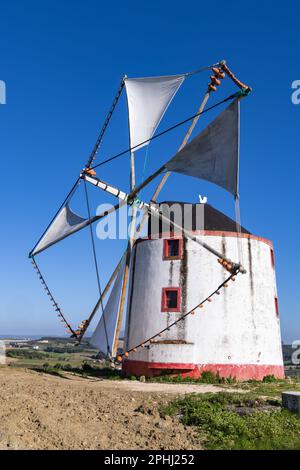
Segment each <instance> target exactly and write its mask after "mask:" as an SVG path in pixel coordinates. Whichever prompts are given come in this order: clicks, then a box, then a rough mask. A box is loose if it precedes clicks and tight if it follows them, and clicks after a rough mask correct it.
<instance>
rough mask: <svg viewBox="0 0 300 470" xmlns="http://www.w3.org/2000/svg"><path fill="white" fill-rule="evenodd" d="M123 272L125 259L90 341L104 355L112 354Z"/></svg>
mask: <svg viewBox="0 0 300 470" xmlns="http://www.w3.org/2000/svg"><path fill="white" fill-rule="evenodd" d="M124 270H125V257H124V259H123V261H122V265H121V268H120V270H119V273H118V275H117V278H116V280H115V283H114V286H113V288H112V291H111V293H110V296H109V299H108V301H107V303H106V306H105V308H104V313H103V314H102V316H101V318H100V321H99V323H98V325H97V326H96V329H95V331H94V333H93V335H92V337H91V339H90V343H91V345H92V346H94V347H95V348H97V349H99V351H101V352H102V353H104V354H107V353H108V352H109V353H112V351H113V347H114V342H115V336H116V329H117V322H118V316H119V309H120V303H121V292H122V285H123V280H124Z"/></svg>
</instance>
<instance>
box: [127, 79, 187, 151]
mask: <svg viewBox="0 0 300 470" xmlns="http://www.w3.org/2000/svg"><path fill="white" fill-rule="evenodd" d="M185 78H186V75H173V76H165V77H145V78H125V80H124V81H125V87H126V93H127V103H128V113H129V128H130V147H136V146H138V144H140V143H141V142H144V141H147V140H148V139H151V137H152V136H153V134H154V132H155V130H156V129H157V127H158V125H159V123H160V121H161V119H162V117H163V115H164V114H165V112H166V110H167V108H168V106H169V104H170V103H171V101H172V99H173V98H174V96H175V94H176V93H177V91H178V90H179V88H180V86H181V85H182V83H183V81H184V79H185ZM147 143H148V142H147ZM147 143H144V144H141V145H139V146H138V147H136V148H137V149H140V148H142V147H143V146H144V145H147Z"/></svg>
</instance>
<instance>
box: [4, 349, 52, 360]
mask: <svg viewBox="0 0 300 470" xmlns="http://www.w3.org/2000/svg"><path fill="white" fill-rule="evenodd" d="M6 356H7V357H13V358H15V359H44V358H45V357H49V355H48V354H46V353H43V352H38V351H33V350H31V349H8V350H7V351H6Z"/></svg>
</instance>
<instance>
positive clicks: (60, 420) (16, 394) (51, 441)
mask: <svg viewBox="0 0 300 470" xmlns="http://www.w3.org/2000/svg"><path fill="white" fill-rule="evenodd" d="M0 390H1V392H0V422H1V427H0V449H200V448H201V443H200V441H199V437H198V435H197V432H196V430H194V429H191V428H190V427H189V428H187V427H185V426H183V425H182V424H181V423H179V422H178V419H177V418H174V419H172V418H169V417H167V418H166V419H165V418H162V417H161V416H160V415H159V412H158V407H159V406H160V405H161V404H164V403H167V402H168V401H169V400H170V399H173V398H174V397H175V396H176V395H179V394H184V393H192V392H198V393H203V392H208V391H213V392H217V391H219V390H221V389H219V388H218V387H215V386H211V385H189V384H187V385H184V384H178V385H177V384H163V383H141V382H134V381H109V380H98V379H92V378H91V379H82V378H78V377H74V376H71V375H70V376H68V378H60V377H54V376H50V375H47V374H41V373H38V372H34V371H30V370H26V369H15V368H11V367H4V368H0Z"/></svg>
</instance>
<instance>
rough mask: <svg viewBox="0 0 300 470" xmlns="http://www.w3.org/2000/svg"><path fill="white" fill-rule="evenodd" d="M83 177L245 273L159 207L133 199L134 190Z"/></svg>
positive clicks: (236, 264) (232, 267)
mask: <svg viewBox="0 0 300 470" xmlns="http://www.w3.org/2000/svg"><path fill="white" fill-rule="evenodd" d="M83 177H84V179H85V180H86V181H88V182H90V183H92V184H94V185H95V186H97V187H98V188H100V189H102V190H103V191H108V192H109V193H110V194H113V193H114V195H115V197H119V198H120V197H121V195H122V199H123V203H126V202H127V204H131V203H132V202H134V201H135V202H136V205H137V207H138V208H139V209H142V210H145V211H147V212H148V213H149V214H150V215H153V216H155V217H158V218H160V219H161V220H162V221H163V222H165V223H167V224H170V226H172V227H173V228H174V229H176V230H178V231H179V232H181V233H182V234H183V235H184V236H185V237H186V238H188V239H190V240H192V241H194V242H196V243H198V244H199V245H201V246H202V247H203V248H205V249H206V250H208V251H209V252H210V253H212V254H214V255H215V256H217V258H218V259H219V260H221V264H223V265H224V267H225V268H226V269H227V267H226V266H231V269H239V271H240V272H242V273H245V272H246V271H245V269H244V268H243V266H241V265H240V264H239V263H233V262H232V261H231V260H230V259H228V258H226V257H224V256H223V255H222V254H221V253H220V252H219V251H217V250H215V249H214V248H212V247H211V246H210V245H208V244H207V243H205V242H202V241H201V240H200V239H199V238H197V237H196V236H195V235H193V234H191V233H190V232H188V231H187V230H185V229H184V227H182V226H181V225H178V224H176V223H175V222H174V221H172V220H171V219H169V218H168V217H166V216H165V215H164V214H163V213H162V212H161V211H160V210H159V208H157V206H156V205H153V204H148V203H146V202H143V201H140V200H137V199H136V200H135V199H134V196H135V191H132V192H131V193H130V194H126V193H124V192H123V191H120V190H119V189H117V188H115V187H113V186H111V185H108V184H107V183H104V182H103V181H101V180H100V179H99V178H93V177H91V176H86V175H85V176H83ZM222 261H224V263H222ZM231 269H228V270H229V271H231Z"/></svg>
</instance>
